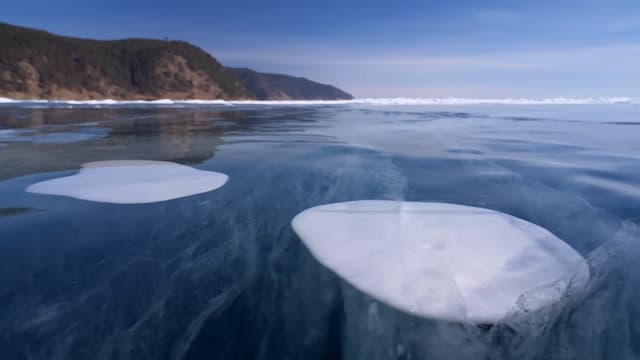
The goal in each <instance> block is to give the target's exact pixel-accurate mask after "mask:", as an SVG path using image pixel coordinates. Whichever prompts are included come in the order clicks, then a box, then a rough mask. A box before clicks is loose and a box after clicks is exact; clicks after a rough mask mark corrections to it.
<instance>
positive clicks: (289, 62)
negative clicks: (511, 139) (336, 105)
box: [0, 0, 640, 98]
mask: <svg viewBox="0 0 640 360" xmlns="http://www.w3.org/2000/svg"><path fill="white" fill-rule="evenodd" d="M0 3H2V11H1V12H0V21H5V22H9V23H13V24H18V25H25V26H32V27H37V28H42V29H46V30H49V31H52V32H56V33H61V34H65V35H73V36H82V37H92V38H122V37H156V38H164V37H169V38H171V39H181V40H187V41H190V42H192V43H194V44H196V45H198V46H200V47H202V48H203V49H205V50H207V51H208V52H210V53H211V54H212V55H214V56H215V57H217V58H218V59H219V60H220V61H221V62H222V63H224V64H225V65H230V66H248V67H251V68H254V69H256V70H261V71H270V72H282V73H288V74H293V75H300V76H305V77H308V78H311V79H314V80H317V81H321V82H326V83H331V84H334V85H338V86H340V87H342V88H343V89H345V90H347V91H350V92H352V93H353V94H354V95H356V96H359V97H392V96H410V97H444V96H459V97H553V96H570V97H590V96H629V97H633V98H640V0H608V1H605V0H582V1H577V0H555V1H550V0H549V1H547V0H538V1H524V0H511V1H500V0H484V1H482V0H477V1H471V0H467V1H456V0H439V1H431V0H422V1H417V0H405V1H397V2H393V1H389V0H386V1H379V0H372V1H347V0H344V1H336V0H325V1H303V0H298V1H293V0H275V1H274V0H272V1H269V0H263V1H256V0H244V1H243V0H235V1H218V0H214V1H204V0H181V1H175V0H172V1H167V0H155V1H150V0H139V1H134V0H126V1H125V0H112V1H105V0H94V1H91V0H83V1H79V0H56V1H52V0H19V1H13V0H0Z"/></svg>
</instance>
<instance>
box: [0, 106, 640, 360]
mask: <svg viewBox="0 0 640 360" xmlns="http://www.w3.org/2000/svg"><path fill="white" fill-rule="evenodd" d="M639 123H640V109H638V107H637V106H635V105H608V106H605V105H597V106H596V105H582V106H561V105H554V106H542V105H539V106H448V107H445V106H433V107H424V106H366V105H358V104H352V105H335V106H321V105H318V106H298V107H279V106H249V105H247V106H226V105H225V106H219V107H217V106H213V105H212V106H210V107H202V106H201V107H198V108H190V107H185V108H180V109H166V108H161V109H158V108H153V107H130V108H122V109H120V108H109V109H104V108H103V109H89V108H81V109H62V108H55V109H47V108H42V109H36V108H28V109H26V108H20V107H16V106H2V107H0V128H1V129H3V130H6V129H13V130H21V131H22V130H25V131H27V130H28V131H34V132H40V133H42V132H51V131H60V132H75V131H80V130H78V129H82V128H103V129H108V132H107V133H106V135H105V136H103V137H96V138H91V139H86V140H83V141H76V142H53V143H52V142H49V143H46V142H45V143H43V142H36V141H34V140H28V141H4V140H2V141H0V143H2V144H4V146H0V164H2V166H0V354H2V356H1V357H2V358H3V359H5V358H6V359H208V358H220V359H285V358H287V359H340V358H342V359H366V360H369V359H451V358H457V359H479V358H480V359H482V358H489V359H510V358H518V359H634V358H638V357H639V356H640V325H639V324H640V323H639V321H640V302H638V301H637V299H638V297H639V296H640V291H639V290H640V274H639V273H638V271H637V265H636V264H637V260H638V256H639V252H638V249H639V247H638V240H639V238H640V230H639V229H638V226H637V224H638V223H639V222H640V199H639V198H638V197H637V196H636V191H635V190H634V189H637V188H638V184H639V183H640V142H639V141H637V131H636V129H637V128H638V126H637V124H639ZM127 159H141V160H154V161H170V162H173V163H178V164H183V165H185V166H189V167H192V168H196V169H199V170H204V171H215V172H221V173H224V174H227V175H229V178H230V180H229V181H228V183H226V184H225V186H223V187H221V188H219V189H217V190H215V191H210V192H205V193H200V194H194V195H192V196H189V197H183V198H178V199H173V200H168V201H161V202H155V203H148V204H131V205H128V204H108V203H97V202H89V201H78V200H76V199H70V198H66V197H57V196H43V195H39V194H31V193H28V192H25V191H24V190H25V189H26V188H27V187H29V186H30V185H33V184H36V183H38V182H41V181H46V180H50V179H53V178H57V177H64V176H69V175H73V174H74V173H76V172H77V170H78V169H79V168H80V167H81V165H82V164H84V163H88V162H94V161H108V160H127ZM361 199H379V200H406V201H421V202H444V203H455V204H462V205H467V206H474V207H480V208H486V209H492V210H496V211H500V212H502V213H506V214H509V215H512V216H516V217H518V218H521V219H524V220H526V221H529V222H531V223H533V224H536V225H538V226H541V227H543V228H545V229H547V230H549V231H550V232H552V233H553V234H554V235H556V236H557V237H558V238H560V239H562V240H563V241H565V242H566V243H567V244H568V245H569V246H571V247H572V248H573V249H575V250H576V251H577V252H578V253H579V254H580V255H581V256H582V257H584V258H585V259H586V261H587V264H588V265H589V271H590V275H591V277H590V280H589V282H588V283H587V284H586V285H585V288H584V289H585V291H584V292H583V293H572V292H571V291H569V292H567V293H565V294H563V295H562V297H561V299H560V300H559V301H555V302H553V304H550V305H549V306H544V307H542V308H541V307H539V304H540V301H539V300H540V299H541V298H542V299H544V298H546V297H547V296H548V294H545V293H544V292H543V293H532V294H527V296H521V297H520V298H518V299H517V301H516V304H515V306H514V311H512V312H510V313H509V314H508V315H507V316H506V317H505V318H504V319H502V321H500V322H499V323H498V324H497V325H495V326H485V325H483V326H476V325H471V324H467V323H459V322H451V321H441V320H433V319H431V320H430V319H424V318H422V317H417V316H412V315H410V314H407V313H406V312H404V311H399V310H397V309H395V308H394V307H391V306H388V305H386V303H385V302H381V301H378V300H376V299H375V298H373V297H371V296H369V295H367V294H366V293H365V292H362V291H360V290H358V288H356V287H354V286H352V285H350V283H349V282H346V281H344V280H342V279H341V278H340V277H338V276H336V275H335V274H334V273H333V272H332V271H331V270H330V269H328V268H327V267H325V266H324V265H322V264H321V263H319V262H318V261H317V260H315V259H314V257H313V256H312V255H311V253H310V252H309V251H308V250H307V248H306V247H305V245H304V243H303V242H302V241H301V240H300V239H299V238H298V237H297V236H296V235H295V233H294V232H293V230H292V228H291V225H290V224H291V220H292V219H293V218H294V216H295V215H296V214H298V213H300V212H301V211H303V210H305V209H308V208H312V207H314V206H318V205H323V204H329V203H336V202H342V201H353V200H361Z"/></svg>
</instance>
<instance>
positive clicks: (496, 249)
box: [292, 200, 589, 323]
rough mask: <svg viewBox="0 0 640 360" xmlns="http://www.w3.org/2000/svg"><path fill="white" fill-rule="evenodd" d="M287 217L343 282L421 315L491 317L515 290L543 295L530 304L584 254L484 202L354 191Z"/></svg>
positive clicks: (502, 311) (547, 294)
mask: <svg viewBox="0 0 640 360" xmlns="http://www.w3.org/2000/svg"><path fill="white" fill-rule="evenodd" d="M292 226H293V229H294V231H295V232H296V233H297V234H298V236H299V237H300V238H301V239H302V241H303V242H304V243H305V244H306V245H307V247H308V248H309V250H310V251H311V253H312V254H313V255H314V256H315V257H316V258H317V259H318V260H319V261H320V262H321V263H322V264H324V265H325V266H327V267H328V268H330V269H331V270H333V271H335V272H336V273H337V274H338V275H339V276H340V277H342V278H343V279H344V280H346V281H347V282H349V283H350V284H351V285H353V286H354V287H356V288H358V289H360V290H361V291H363V292H365V293H367V294H369V295H371V296H373V297H374V298H377V299H378V300H380V301H382V302H385V303H387V304H389V305H391V306H394V307H396V308H397V309H400V310H402V311H405V312H409V313H412V314H415V315H418V316H423V317H427V318H433V319H440V320H447V321H458V322H471V323H496V322H498V321H499V320H500V319H502V318H503V317H504V316H505V315H506V314H507V313H508V312H509V311H510V310H512V309H514V306H515V304H516V302H517V301H518V299H519V298H520V296H522V295H524V294H527V293H535V294H536V296H538V297H539V296H540V294H543V295H544V299H540V300H537V301H536V302H535V304H534V305H533V308H530V309H529V310H535V308H536V307H537V308H541V307H543V306H546V305H549V304H551V303H554V302H556V301H558V300H560V298H561V297H562V296H563V294H564V293H565V290H566V289H567V287H568V286H569V284H571V286H578V287H580V288H582V287H584V286H585V285H586V283H587V281H588V279H589V268H588V265H587V263H586V261H585V260H584V258H582V257H581V256H580V255H579V254H578V253H577V252H576V251H575V250H573V249H572V248H571V247H570V246H569V245H567V244H566V243H564V242H563V241H562V240H560V239H558V238H557V237H556V236H554V235H553V234H551V233H550V232H549V231H547V230H545V229H543V228H541V227H539V226H537V225H534V224H532V223H530V222H527V221H524V220H522V219H518V218H516V217H513V216H510V215H507V214H503V213H500V212H497V211H493V210H488V209H482V208H475V207H469V206H462V205H454V204H444V203H422V202H402V201H381V200H380V201H379V200H364V201H353V202H344V203H335V204H328V205H322V206H317V207H314V208H311V209H308V210H305V211H303V212H301V213H300V214H298V215H297V216H296V217H295V218H294V219H293V221H292ZM551 287H553V291H548V289H549V288H551Z"/></svg>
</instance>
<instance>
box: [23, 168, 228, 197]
mask: <svg viewBox="0 0 640 360" xmlns="http://www.w3.org/2000/svg"><path fill="white" fill-rule="evenodd" d="M228 178H229V177H228V176H227V175H225V174H222V173H218V172H213V171H204V170H198V169H194V168H192V167H189V166H185V165H180V164H176V163H172V162H166V161H146V160H124V161H99V162H91V163H86V164H84V165H82V169H81V170H80V172H78V173H77V174H75V175H72V176H66V177H62V178H57V179H52V180H47V181H43V182H39V183H36V184H33V185H31V186H29V187H27V191H28V192H31V193H37V194H47V195H61V196H69V197H72V198H76V199H82V200H91V201H98V202H106V203H114V204H142V203H151V202H157V201H165V200H171V199H177V198H181V197H185V196H190V195H195V194H200V193H204V192H208V191H211V190H215V189H217V188H219V187H221V186H222V185H224V184H225V183H226V182H227V180H228Z"/></svg>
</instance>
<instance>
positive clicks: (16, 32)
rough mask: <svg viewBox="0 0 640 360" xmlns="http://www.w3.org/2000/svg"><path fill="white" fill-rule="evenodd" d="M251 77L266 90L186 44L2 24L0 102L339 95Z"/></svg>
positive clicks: (265, 76) (263, 76) (280, 80)
mask: <svg viewBox="0 0 640 360" xmlns="http://www.w3.org/2000/svg"><path fill="white" fill-rule="evenodd" d="M249 71H251V70H249ZM251 72H252V73H254V74H257V75H259V78H260V79H261V80H260V81H259V82H258V83H259V84H260V86H255V85H254V82H253V81H251V80H250V79H249V78H248V77H245V76H240V75H241V74H239V73H238V72H237V71H236V70H229V69H227V68H225V67H224V66H223V65H222V64H220V63H219V62H218V61H217V60H216V59H215V58H214V57H213V56H211V55H210V54H208V53H207V52H205V51H204V50H202V49H200V48H198V47H197V46H194V45H192V44H189V43H187V42H184V41H163V40H152V39H124V40H89V39H79V38H72V37H65V36H59V35H54V34H51V33H48V32H45V31H40V30H34V29H29V28H24V27H19V26H13V25H9V24H5V23H0V97H8V98H13V99H34V98H37V99H69V100H71V99H73V100H89V99H127V100H136V99H141V100H151V99H160V98H171V99H176V100H179V99H267V98H269V99H270V98H274V97H275V95H274V93H275V91H276V90H278V95H277V96H278V99H311V97H309V98H304V97H301V95H300V94H309V95H310V96H318V97H317V98H318V99H328V98H331V97H330V95H329V93H331V94H333V93H334V91H333V89H335V88H332V87H327V88H326V89H327V91H329V92H328V93H324V92H322V91H308V90H306V89H308V88H309V86H310V85H309V83H310V84H316V83H312V82H310V81H308V80H305V81H306V82H300V81H299V79H298V78H294V77H288V76H283V75H279V76H282V77H283V78H290V79H291V81H289V82H288V83H289V84H290V85H288V86H284V85H281V84H286V83H287V81H285V80H283V78H280V77H277V78H272V80H271V81H273V83H269V79H271V78H270V77H271V76H272V75H270V74H260V73H255V72H253V71H251ZM245 81H247V83H245ZM265 81H266V82H265ZM293 84H298V85H297V86H296V85H293ZM316 85H318V86H326V85H319V84H316ZM329 88H331V90H330V89H329ZM262 89H266V90H269V91H266V90H265V91H263V90H262ZM258 90H259V91H258ZM336 90H337V89H336ZM258 92H259V93H258ZM263 93H264V94H267V95H268V96H266V97H265V96H263V95H262V94H263ZM313 98H314V99H315V97H313Z"/></svg>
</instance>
